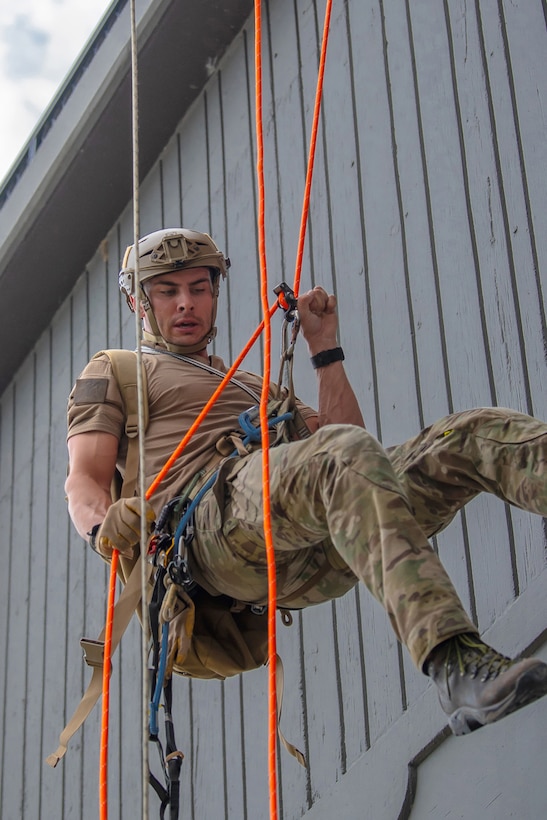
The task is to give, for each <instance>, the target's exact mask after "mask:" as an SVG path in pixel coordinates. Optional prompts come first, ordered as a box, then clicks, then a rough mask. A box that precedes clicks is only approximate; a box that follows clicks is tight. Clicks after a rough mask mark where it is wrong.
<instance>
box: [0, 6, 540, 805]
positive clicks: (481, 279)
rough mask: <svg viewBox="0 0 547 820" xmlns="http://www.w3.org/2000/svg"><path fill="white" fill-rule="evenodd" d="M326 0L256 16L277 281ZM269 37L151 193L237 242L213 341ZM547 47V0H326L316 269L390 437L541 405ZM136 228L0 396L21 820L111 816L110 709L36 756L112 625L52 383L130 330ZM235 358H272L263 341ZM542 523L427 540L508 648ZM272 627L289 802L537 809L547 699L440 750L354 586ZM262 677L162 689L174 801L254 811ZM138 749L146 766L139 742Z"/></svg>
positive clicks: (8, 702) (236, 315)
mask: <svg viewBox="0 0 547 820" xmlns="http://www.w3.org/2000/svg"><path fill="white" fill-rule="evenodd" d="M323 11H324V3H323V2H317V3H314V2H311V0H301V1H300V0H294V2H289V0H275V2H270V3H269V4H267V7H266V8H265V9H264V15H265V16H264V112H265V139H266V160H265V162H266V167H265V173H266V191H267V193H266V215H267V216H266V218H267V252H268V266H269V276H270V281H271V286H272V288H273V287H274V286H275V285H276V284H278V282H279V281H281V280H282V279H286V280H287V281H289V282H292V278H293V275H294V259H295V254H296V247H297V238H298V227H299V222H300V210H301V202H302V195H303V188H304V175H305V162H306V153H307V140H308V136H309V130H310V124H311V116H312V110H313V100H314V93H315V81H316V74H317V61H318V49H319V46H318V43H319V38H320V31H321V27H322V15H323ZM253 49H254V43H253V21H252V19H251V20H249V21H248V23H247V25H246V26H245V28H244V30H243V31H242V32H240V33H239V34H238V35H237V36H236V38H235V40H234V42H233V44H232V47H231V48H230V50H229V52H228V53H227V54H226V55H225V57H224V58H223V59H222V61H221V63H220V65H219V66H218V69H217V70H216V72H215V73H214V74H213V76H212V77H211V79H210V80H209V82H208V84H207V86H206V88H205V90H204V92H203V93H202V94H201V96H200V97H199V99H198V100H197V101H196V102H195V104H194V105H193V107H192V108H191V110H190V112H189V113H188V115H187V116H186V117H185V118H184V120H183V121H182V122H181V123H180V124H179V126H178V128H177V130H176V132H175V133H174V134H173V136H172V138H171V139H170V141H169V143H168V144H167V145H166V147H165V149H164V151H163V152H162V154H161V156H160V157H159V158H158V161H157V163H156V164H155V166H154V168H153V170H152V171H151V172H150V173H149V175H148V176H147V177H146V179H145V180H144V182H143V184H142V190H141V209H142V213H141V233H145V232H147V231H150V230H154V229H156V228H157V227H159V226H162V225H164V226H175V225H179V224H184V225H185V226H187V227H195V228H198V229H201V230H207V231H209V232H210V233H211V234H212V235H213V236H214V237H215V239H216V240H217V242H218V244H219V245H220V246H221V247H223V248H224V249H225V251H226V253H227V254H228V255H229V256H230V257H231V259H232V262H233V267H232V270H231V272H230V277H229V280H228V282H227V284H226V285H225V286H224V288H223V293H222V298H221V304H220V307H219V316H218V324H219V328H220V331H219V336H218V339H217V341H216V343H215V346H216V351H217V352H218V353H220V354H221V355H223V356H224V358H225V359H226V360H229V359H231V358H232V357H233V356H235V355H236V354H237V353H238V352H239V350H240V349H241V348H242V347H243V345H244V343H245V342H246V341H247V339H248V337H249V336H250V334H251V333H252V332H253V331H254V329H255V327H256V326H257V324H258V322H259V320H260V310H259V281H258V274H257V252H256V217H255V214H256V194H255V169H254V161H255V159H254V147H253V144H254V113H253V101H252V100H253V95H254V68H253ZM546 52H547V33H546V8H545V4H544V3H542V2H541V0H511V2H509V0H506V1H504V0H499V2H494V1H493V0H483V2H482V3H481V4H480V6H479V3H478V2H475V3H473V2H469V1H466V0H450V2H448V1H447V2H444V3H441V2H434V0H413V2H412V3H410V2H409V1H407V2H406V3H404V2H402V0H401V1H400V2H381V0H348V2H346V3H337V4H336V3H335V7H334V10H333V18H332V23H331V35H330V41H329V56H328V61H327V70H326V76H325V89H324V104H323V114H322V119H321V130H320V136H319V142H318V156H317V162H316V171H315V176H314V183H313V189H312V202H311V214H310V225H309V234H308V241H307V245H306V252H305V258H304V272H303V284H302V287H303V288H306V287H308V286H311V285H313V284H316V283H320V284H323V285H324V286H325V287H327V288H328V289H330V290H333V291H334V292H335V293H336V294H337V296H338V300H339V310H340V320H341V324H340V337H341V343H342V345H343V347H344V349H345V351H346V364H347V370H348V373H349V375H350V378H351V380H352V382H353V384H354V386H355V389H356V392H357V395H358V398H359V400H360V403H361V406H362V408H363V410H364V413H365V416H366V419H367V422H368V426H369V429H370V430H371V431H372V432H373V433H375V434H376V435H377V436H378V437H379V438H380V439H381V441H382V442H383V443H384V444H386V445H388V444H392V443H395V442H397V441H401V440H403V439H405V438H407V437H409V436H410V435H412V434H413V433H415V432H416V431H417V430H418V429H419V428H420V427H421V426H423V425H427V424H428V423H430V422H431V421H433V420H434V419H436V418H437V417H439V416H441V415H443V414H445V413H447V412H450V411H452V410H459V409H463V408H466V407H470V406H474V405H491V404H498V405H504V406H511V407H514V408H516V409H518V410H522V411H524V412H529V413H533V414H535V415H537V416H539V417H543V418H545V417H546V416H547V369H546V364H545V344H546V341H547V337H546V325H545V301H544V294H543V291H542V288H543V289H544V288H545V269H546V263H547V259H546V256H547V225H546V213H547V201H546V200H547V188H546V186H545V177H544V171H545V168H546V167H547V144H546V141H545V136H544V135H545V114H544V111H545V107H546V103H547V93H546V92H547V72H546V71H545V54H546ZM128 150H130V149H129V146H128ZM83 229H85V228H83ZM131 240H132V213H131V208H130V206H129V205H128V207H127V208H126V210H125V211H124V212H123V213H122V214H121V215H120V217H119V220H118V221H117V222H116V224H115V225H113V226H112V229H111V231H110V232H109V234H108V236H107V237H106V238H105V241H104V242H103V243H102V245H101V247H100V248H99V249H98V250H97V252H96V254H95V255H94V256H93V258H92V259H91V260H90V262H89V264H88V266H87V268H86V270H85V271H83V272H82V275H81V277H80V279H79V280H78V283H77V285H76V286H75V288H74V290H73V292H72V294H71V296H70V298H69V299H67V300H66V301H65V302H64V303H63V304H62V305H61V306H60V308H59V310H58V312H57V313H56V315H55V316H54V317H53V319H52V322H51V325H50V326H49V328H48V329H47V331H46V332H45V333H44V334H43V336H42V337H41V338H40V340H39V342H38V343H37V345H36V347H35V349H34V351H33V353H32V354H31V355H30V356H29V357H28V358H27V360H26V361H25V363H24V365H23V366H22V367H21V369H20V370H19V371H18V373H17V375H16V377H15V378H14V379H13V381H12V383H11V384H10V385H9V387H8V388H7V389H6V390H5V392H4V393H3V395H2V398H1V438H0V482H1V483H0V521H1V531H2V547H1V550H2V559H3V565H2V566H3V571H2V573H1V574H0V623H1V624H2V627H3V628H2V631H1V644H0V658H1V659H2V663H1V667H0V668H1V672H0V704H1V707H0V719H1V720H2V732H1V737H2V745H1V772H2V775H1V778H2V779H1V798H0V807H1V808H0V813H1V816H2V817H3V818H6V820H12V818H19V817H23V818H25V820H26V818H28V819H29V820H30V819H31V818H53V817H55V818H93V817H96V816H97V814H98V808H97V803H98V786H97V782H98V776H97V769H98V756H99V723H100V715H99V710H96V713H94V714H93V715H92V717H91V718H90V719H89V720H88V722H87V724H86V726H85V727H84V729H83V731H81V732H80V733H79V734H78V735H77V736H76V737H75V738H74V740H73V742H72V744H71V746H70V748H69V751H68V754H67V756H66V759H65V760H64V762H63V763H62V764H60V765H59V767H58V768H57V769H56V770H54V771H52V770H50V769H49V768H48V767H47V766H45V765H44V763H43V760H44V758H45V756H46V755H47V754H48V753H49V752H51V751H53V750H54V749H55V747H56V745H57V737H58V733H59V731H60V729H61V728H62V726H63V725H64V722H65V720H66V719H67V718H68V717H69V716H70V714H71V713H72V710H73V709H74V707H75V706H76V704H77V702H78V701H79V698H80V696H81V694H82V692H83V690H84V687H85V685H86V682H87V679H88V677H89V675H88V672H87V670H86V669H85V668H84V666H83V663H82V661H81V652H80V649H79V644H78V641H79V638H80V637H81V636H82V635H84V634H85V635H87V636H91V637H95V636H96V634H98V632H99V631H100V628H101V626H102V623H103V619H104V614H103V613H104V609H105V589H106V580H107V574H106V569H105V567H104V565H103V564H102V562H101V561H100V560H99V559H97V557H96V556H95V555H94V554H90V551H89V550H88V549H85V547H84V544H83V543H82V541H81V540H80V539H79V538H78V537H77V535H76V534H75V532H74V531H73V529H72V527H71V524H70V522H69V520H68V516H67V512H66V505H65V501H64V497H63V482H64V477H65V473H66V447H65V405H66V397H67V395H68V393H69V390H70V387H71V385H72V383H73V380H74V379H75V378H76V377H77V375H78V373H79V371H80V370H81V368H82V367H83V365H84V364H85V363H86V361H87V359H88V357H89V356H90V355H92V354H93V353H94V352H95V351H96V350H99V349H101V348H103V347H105V346H110V347H113V346H119V345H122V346H129V347H132V346H134V323H133V320H132V317H130V315H129V314H128V313H127V314H126V312H125V307H124V306H122V304H121V301H120V299H119V295H118V292H117V276H116V275H117V270H118V266H119V260H120V257H121V254H122V253H123V250H124V248H125V246H126V245H127V244H128V243H129V242H131ZM278 326H279V322H278V320H276V328H277V327H278ZM275 333H276V330H274V338H275ZM245 364H246V366H247V368H248V369H250V370H255V371H256V370H259V369H260V367H261V350H260V346H259V345H257V346H256V347H255V349H254V350H253V352H252V353H251V354H250V355H249V357H248V359H247V361H246V363H245ZM310 371H311V368H310V367H309V364H308V363H307V356H306V353H305V350H304V345H303V343H302V344H301V345H300V349H299V350H298V354H297V365H296V378H297V390H298V392H299V394H300V395H301V396H302V397H303V398H304V399H306V400H307V401H309V402H310V403H314V401H315V390H314V375H313V373H312V372H310ZM546 542H547V538H546V533H545V529H544V521H542V519H540V518H532V517H531V516H528V515H525V514H523V513H520V512H518V511H514V510H512V511H509V510H508V509H504V508H503V506H502V505H501V504H500V503H499V502H496V501H493V500H492V499H489V498H484V499H480V500H479V501H477V502H474V503H473V504H472V505H471V506H470V507H469V508H468V509H467V511H466V512H465V515H462V516H460V517H459V518H458V519H457V520H456V521H455V522H454V523H453V525H452V526H451V528H450V529H449V530H448V531H447V532H445V533H444V534H442V535H441V536H440V537H439V538H438V539H437V541H436V545H437V547H438V549H439V552H440V554H441V557H442V559H443V561H444V563H445V565H446V567H447V569H448V570H449V572H450V574H451V576H452V578H453V580H454V582H455V584H456V586H457V588H458V591H459V593H460V594H461V596H462V599H463V600H464V602H465V603H466V605H467V606H468V608H469V611H470V612H471V614H472V615H473V617H474V618H475V619H476V621H477V623H478V625H479V627H480V629H481V631H482V632H484V633H485V634H486V636H487V638H488V639H489V640H491V641H493V642H495V643H496V645H497V646H498V647H499V648H500V649H501V650H503V651H505V652H507V653H511V654H512V653H518V652H524V651H528V650H529V649H531V648H534V649H536V650H539V651H540V652H541V653H542V654H543V655H546V654H547V650H546V647H545V646H544V645H543V641H544V631H545V628H546V625H547V614H546V611H545V603H544V602H545V593H546V592H547V575H546V572H545V547H546ZM278 640H279V644H280V651H281V655H282V657H283V660H284V664H285V671H286V685H287V691H286V696H285V703H284V714H283V722H282V725H283V728H284V730H285V733H286V734H287V735H288V736H289V739H291V740H293V741H294V742H295V743H296V744H297V745H300V747H301V748H303V751H305V753H306V755H307V757H308V760H309V768H308V770H307V771H304V770H303V769H301V768H300V767H299V766H298V765H297V764H296V763H295V762H294V761H293V760H292V759H291V758H288V756H286V755H285V754H281V756H280V782H279V790H280V801H281V807H280V816H281V817H283V818H285V820H295V819H296V818H299V817H302V816H306V817H309V818H312V820H315V819H316V818H317V820H319V819H320V818H327V817H332V816H333V815H334V814H337V816H338V817H341V818H345V819H347V820H353V819H354V818H355V820H358V818H364V817H367V818H368V817H370V818H373V820H378V819H381V820H384V818H385V820H392V818H398V817H400V816H401V817H408V816H411V817H412V818H416V820H419V819H421V818H423V817H425V816H437V817H438V816H445V815H448V814H450V816H454V817H465V818H474V817H478V816H480V817H483V818H484V817H487V818H489V817H492V818H494V817H495V818H497V820H499V818H505V817H510V816H519V817H530V818H535V817H538V816H540V813H541V809H540V808H539V807H540V806H541V807H543V806H544V804H545V797H546V794H545V792H546V787H545V785H544V783H545V780H544V777H542V772H541V771H540V768H539V760H540V758H541V750H542V747H541V746H540V742H541V737H542V736H543V735H544V731H545V728H546V720H547V709H546V707H545V705H544V703H542V702H539V703H537V704H535V705H534V706H532V707H529V708H528V709H527V710H526V711H525V712H524V713H522V714H519V715H514V716H511V717H510V718H508V719H507V720H506V721H504V722H502V723H501V724H499V725H497V726H495V727H492V728H491V729H489V730H483V731H482V732H479V733H477V734H476V735H473V736H471V737H469V738H466V739H455V738H450V739H446V734H445V732H444V720H443V715H442V713H440V710H439V708H438V707H437V705H436V700H435V694H434V692H433V691H432V690H431V688H430V687H428V684H427V680H426V679H425V678H423V677H422V676H421V675H420V674H418V673H417V672H416V671H415V670H414V669H413V668H412V666H411V664H410V663H409V660H408V657H407V656H406V654H405V652H404V651H402V650H401V649H400V647H398V645H397V644H396V641H395V639H394V637H393V634H392V633H391V631H390V628H389V625H388V623H387V618H386V617H385V615H384V613H383V611H382V610H381V608H380V607H379V606H378V604H376V603H375V602H374V601H372V600H371V599H370V598H369V596H368V595H367V594H365V592H364V591H362V590H360V591H358V592H355V593H350V594H348V595H347V596H346V597H345V598H344V599H341V600H340V601H337V602H336V603H332V604H324V605H322V606H320V607H317V608H315V609H314V610H309V611H306V612H304V613H302V614H297V616H296V617H295V623H294V625H293V626H292V628H290V629H285V628H284V627H282V626H281V625H280V627H279V639H278ZM139 653H140V634H139V630H138V628H137V625H136V624H133V625H132V627H131V629H130V631H129V633H128V634H127V635H126V636H125V637H124V639H123V643H122V646H121V649H120V651H119V654H118V655H117V657H116V659H115V662H114V673H113V684H112V686H113V688H112V701H113V704H112V710H111V711H112V718H111V721H112V724H111V740H110V744H111V757H110V795H111V801H110V804H111V805H110V816H111V817H113V818H117V817H120V818H127V820H129V818H134V817H136V816H138V815H139V812H140V789H141V786H140V691H139V688H140V684H139V681H140V658H139ZM266 678H267V676H266V671H265V670H260V671H257V672H252V673H248V674H246V675H245V676H243V677H241V678H238V679H232V680H229V681H227V682H225V683H223V684H222V683H216V682H188V681H183V680H177V681H176V686H175V701H176V706H175V710H174V713H175V726H176V732H177V740H178V744H179V747H180V748H181V750H182V751H183V752H184V754H185V760H184V763H183V768H182V810H181V818H184V820H186V819H187V818H194V819H195V820H217V818H230V820H240V819H241V818H248V819H249V820H261V819H262V818H266V817H267V816H268V781H267V765H266V689H267V679H266ZM151 761H152V762H153V764H154V768H155V770H156V773H158V767H157V765H156V759H155V756H154V752H153V749H151ZM462 781H465V783H466V785H467V786H468V788H466V790H465V795H462V788H461V785H462ZM413 804H414V809H412V805H413ZM150 815H151V817H154V816H157V815H156V805H155V803H154V799H153V798H152V799H151V812H150Z"/></svg>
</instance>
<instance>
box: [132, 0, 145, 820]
mask: <svg viewBox="0 0 547 820" xmlns="http://www.w3.org/2000/svg"><path fill="white" fill-rule="evenodd" d="M130 8H131V108H132V119H131V132H132V157H133V245H134V248H135V274H134V276H135V280H134V281H135V285H134V294H135V336H136V341H137V348H136V349H137V410H138V437H139V464H140V465H144V385H143V379H142V349H141V290H140V270H139V237H140V211H139V97H138V61H137V24H136V11H135V0H131V4H130ZM144 472H145V471H144V470H143V469H139V496H140V498H141V538H140V542H141V549H142V550H144V549H145V545H146V543H147V540H148V533H147V531H146V508H145V505H146V500H145V494H146V489H145V481H144ZM141 592H142V598H141V600H142V618H141V621H142V632H141V634H142V645H141V656H142V686H141V688H142V764H141V766H142V775H141V776H142V818H143V820H148V771H149V763H148V702H149V697H148V694H149V693H148V687H149V681H148V646H149V636H148V618H147V616H146V603H147V601H148V584H147V579H146V561H144V560H143V561H142V562H141Z"/></svg>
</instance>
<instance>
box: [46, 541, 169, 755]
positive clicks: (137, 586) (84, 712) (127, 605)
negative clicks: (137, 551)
mask: <svg viewBox="0 0 547 820" xmlns="http://www.w3.org/2000/svg"><path fill="white" fill-rule="evenodd" d="M153 569H154V568H153V566H152V564H148V563H147V565H146V568H145V572H146V575H147V582H148V581H149V579H150V576H151V574H152V571H153ZM141 599H142V592H141V558H140V557H139V558H138V560H137V562H136V563H135V566H134V568H133V571H132V572H131V575H130V576H129V578H128V579H127V584H126V585H125V587H124V588H123V590H122V592H121V594H120V597H119V598H118V600H117V602H116V605H115V607H114V621H113V625H112V654H114V652H115V651H116V649H117V647H118V644H119V643H120V641H121V638H122V635H123V633H124V632H125V630H126V629H127V627H128V626H129V622H130V621H131V618H132V616H133V613H134V612H135V610H136V609H137V608H138V606H139V604H140V602H141ZM80 643H81V646H82V647H83V649H84V653H85V659H86V662H87V663H88V665H89V666H92V667H93V674H92V676H91V680H90V682H89V685H88V687H87V690H86V692H85V694H84V696H83V698H82V700H81V701H80V703H79V705H78V707H77V708H76V711H75V712H74V714H73V715H72V717H71V719H70V720H69V722H68V723H67V725H66V726H65V728H64V729H63V731H62V732H61V735H60V737H59V748H58V749H57V751H56V752H54V753H53V754H51V755H49V757H47V758H46V763H48V764H49V765H50V766H51V767H53V768H55V766H56V765H57V763H58V762H59V760H61V758H62V757H63V756H64V754H65V752H66V750H67V746H68V742H69V740H70V738H71V737H72V736H73V734H74V733H75V732H76V731H77V730H78V729H79V728H80V726H81V725H82V723H83V722H84V721H85V719H86V718H87V716H88V715H89V714H90V713H91V711H92V709H93V707H94V706H95V704H96V703H97V701H98V700H99V698H100V696H101V693H102V687H103V650H104V628H103V630H102V632H101V634H100V635H99V637H98V639H97V640H96V641H93V640H90V639H88V638H82V640H81V641H80Z"/></svg>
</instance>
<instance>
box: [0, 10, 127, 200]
mask: <svg viewBox="0 0 547 820" xmlns="http://www.w3.org/2000/svg"><path fill="white" fill-rule="evenodd" d="M111 4H112V0H1V2H0V110H1V111H2V117H0V185H1V183H2V181H3V180H4V179H5V177H6V175H7V174H8V172H9V171H10V168H11V166H12V165H13V163H14V162H15V160H16V159H17V157H18V155H19V152H20V151H21V150H22V149H23V147H24V146H25V143H26V142H27V140H28V138H29V137H30V135H31V134H32V132H33V130H34V127H35V126H36V124H37V123H38V121H39V119H40V117H41V116H42V114H43V113H44V111H45V110H46V109H47V108H48V106H49V103H50V102H51V100H52V98H53V97H54V96H55V94H56V92H57V91H58V89H59V87H60V85H61V84H62V82H63V80H64V79H65V77H66V75H67V74H68V73H69V71H70V69H71V67H72V65H73V64H74V62H75V61H76V59H77V58H78V55H79V54H80V53H81V51H82V50H83V48H84V46H85V45H86V43H87V41H88V39H89V37H90V36H91V34H92V33H93V31H94V30H95V28H96V26H97V24H98V23H99V21H100V20H101V18H102V17H103V15H104V13H105V12H106V10H107V9H108V8H109V6H110V5H111Z"/></svg>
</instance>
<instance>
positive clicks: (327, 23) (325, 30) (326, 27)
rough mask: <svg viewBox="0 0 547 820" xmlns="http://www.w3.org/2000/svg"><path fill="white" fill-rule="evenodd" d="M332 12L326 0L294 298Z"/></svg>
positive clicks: (298, 285)
mask: <svg viewBox="0 0 547 820" xmlns="http://www.w3.org/2000/svg"><path fill="white" fill-rule="evenodd" d="M331 11H332V0H327V7H326V8H325V22H324V24H323V41H322V43H321V56H320V58H319V71H318V74H317V88H316V91H315V107H314V110H313V121H312V131H311V136H310V147H309V151H308V169H307V172H306V185H305V188H304V202H303V204H302V217H301V219H300V234H299V237H298V250H297V252H296V267H295V272H294V285H293V290H294V293H295V296H298V293H299V291H300V275H301V273H302V257H303V255H304V242H305V240H306V227H307V224H308V214H309V210H310V192H311V183H312V178H313V166H314V163H315V149H316V144H317V132H318V130H319V112H320V110H321V97H322V95H323V79H324V75H325V63H326V60H327V43H328V39H329V26H330V17H331Z"/></svg>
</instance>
